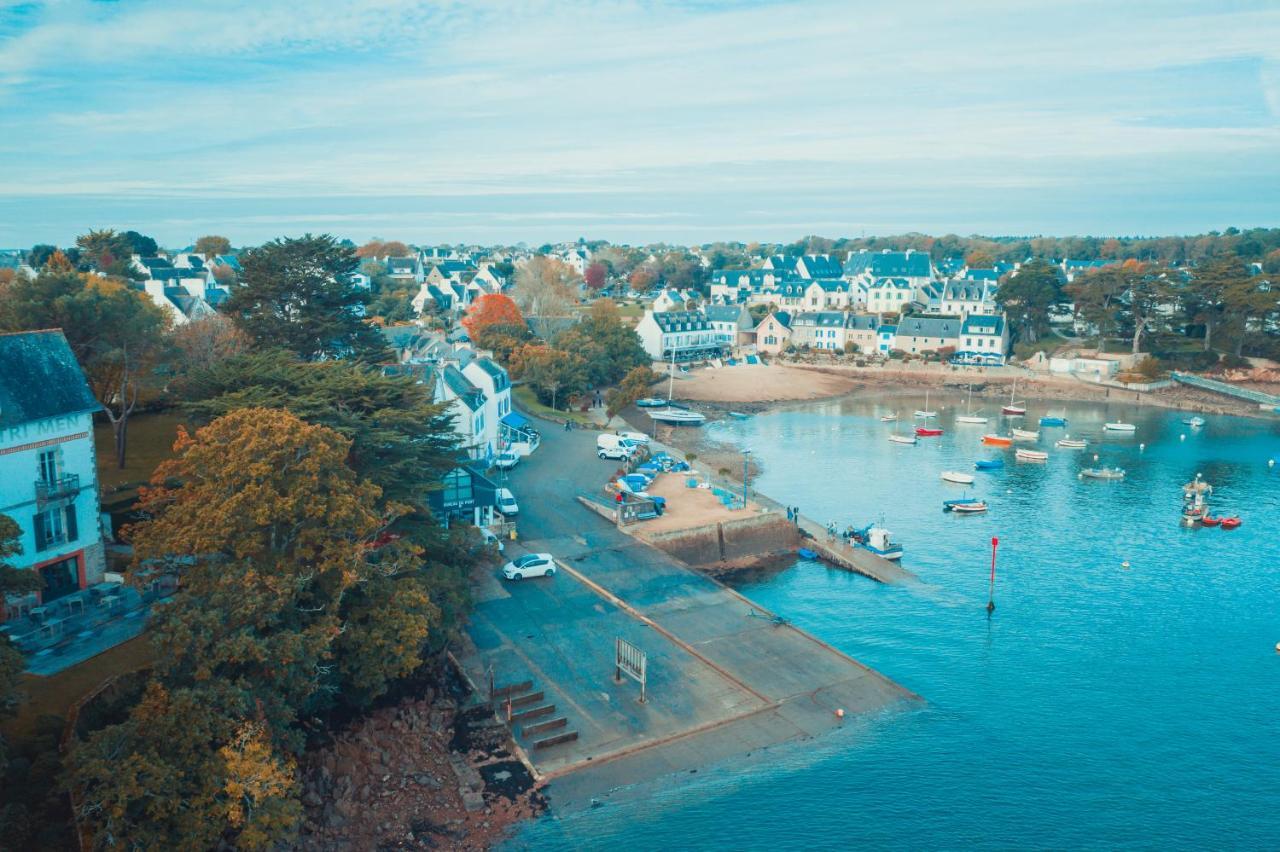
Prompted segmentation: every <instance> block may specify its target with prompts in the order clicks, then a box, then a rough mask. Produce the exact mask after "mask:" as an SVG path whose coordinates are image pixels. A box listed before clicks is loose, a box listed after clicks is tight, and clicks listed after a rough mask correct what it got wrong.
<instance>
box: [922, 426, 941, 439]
mask: <svg viewBox="0 0 1280 852" xmlns="http://www.w3.org/2000/svg"><path fill="white" fill-rule="evenodd" d="M916 434H917V435H919V436H920V437H921V438H936V437H938V436H939V435H941V434H942V430H941V429H930V428H929V427H927V426H917V427H916Z"/></svg>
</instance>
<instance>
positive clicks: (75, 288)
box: [0, 255, 169, 469]
mask: <svg viewBox="0 0 1280 852" xmlns="http://www.w3.org/2000/svg"><path fill="white" fill-rule="evenodd" d="M55 256H56V255H55ZM168 327H169V317H168V316H166V315H165V314H164V312H163V311H162V310H161V309H160V308H159V307H157V306H156V305H155V304H154V303H153V302H152V301H151V300H150V299H148V298H147V297H146V295H145V294H143V293H139V292H138V291H136V290H133V289H131V288H129V287H128V286H126V285H125V284H123V283H121V282H120V281H118V280H115V279H109V278H101V277H98V276H84V275H79V274H77V273H74V272H63V273H55V272H48V271H46V272H43V273H41V274H40V275H38V276H36V277H35V278H34V279H20V280H15V281H14V282H13V284H11V285H10V286H9V287H8V288H7V289H6V290H5V293H4V295H3V298H0V328H3V329H4V330H6V331H30V330H33V329H41V328H61V329H62V330H63V333H64V334H65V335H66V337H67V342H68V343H69V344H70V345H71V351H72V352H74V353H75V355H76V359H77V360H78V361H79V362H80V366H81V367H82V368H83V369H84V371H85V375H86V376H87V378H88V379H89V386H90V387H91V388H92V389H93V392H94V395H95V396H96V397H97V399H98V401H99V402H101V403H102V408H103V411H104V413H105V414H106V415H107V418H108V419H109V420H110V421H111V428H112V431H113V436H114V439H115V451H116V461H117V463H118V464H119V466H120V467H121V469H123V468H124V465H125V457H126V453H127V450H128V440H129V418H130V416H131V415H132V414H133V411H134V409H135V408H136V407H137V405H138V401H139V399H140V398H141V397H142V395H143V393H144V392H145V391H147V390H149V389H150V387H151V386H152V385H153V384H154V382H155V373H154V367H155V365H156V363H157V361H158V359H159V358H160V357H161V356H162V355H163V353H164V352H165V349H166V347H167V345H168V340H167V338H166V336H165V332H166V331H167V329H168Z"/></svg>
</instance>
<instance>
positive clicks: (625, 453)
mask: <svg viewBox="0 0 1280 852" xmlns="http://www.w3.org/2000/svg"><path fill="white" fill-rule="evenodd" d="M633 455H635V450H633V449H632V448H631V447H628V446H626V445H624V444H615V445H614V446H612V447H597V448H596V457H597V458H602V459H617V460H618V461H625V460H626V459H629V458H631V457H632V456H633Z"/></svg>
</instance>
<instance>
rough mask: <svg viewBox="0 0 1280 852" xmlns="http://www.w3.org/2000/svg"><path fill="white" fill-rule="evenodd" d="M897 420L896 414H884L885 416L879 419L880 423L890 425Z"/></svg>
mask: <svg viewBox="0 0 1280 852" xmlns="http://www.w3.org/2000/svg"><path fill="white" fill-rule="evenodd" d="M897 419H898V415H897V414H886V415H884V416H883V417H881V418H880V422H881V423H892V422H893V421H895V420H897Z"/></svg>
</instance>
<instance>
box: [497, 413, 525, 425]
mask: <svg viewBox="0 0 1280 852" xmlns="http://www.w3.org/2000/svg"><path fill="white" fill-rule="evenodd" d="M502 424H503V425H504V426H510V427H511V428H512V429H523V428H524V427H526V426H528V425H529V419H528V418H527V417H525V416H524V415H523V414H521V413H520V412H518V411H511V412H508V413H507V414H506V415H504V416H503V418H502Z"/></svg>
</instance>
